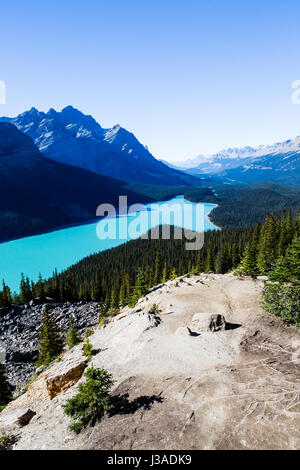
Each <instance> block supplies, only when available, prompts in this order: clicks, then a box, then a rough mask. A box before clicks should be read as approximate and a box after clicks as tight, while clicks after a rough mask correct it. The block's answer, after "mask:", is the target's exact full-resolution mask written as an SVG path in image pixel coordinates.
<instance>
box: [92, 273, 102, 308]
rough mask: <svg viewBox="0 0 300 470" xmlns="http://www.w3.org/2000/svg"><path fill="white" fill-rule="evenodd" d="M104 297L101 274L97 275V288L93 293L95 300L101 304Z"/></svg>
mask: <svg viewBox="0 0 300 470" xmlns="http://www.w3.org/2000/svg"><path fill="white" fill-rule="evenodd" d="M103 297H104V295H103V288H102V282H101V278H100V276H99V273H97V274H96V278H95V287H94V291H93V299H94V300H97V301H98V302H100V301H101V300H103Z"/></svg>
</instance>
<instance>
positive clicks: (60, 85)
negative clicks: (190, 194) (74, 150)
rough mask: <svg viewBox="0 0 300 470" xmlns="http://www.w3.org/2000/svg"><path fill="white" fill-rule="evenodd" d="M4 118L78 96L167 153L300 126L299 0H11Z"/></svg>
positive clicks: (281, 133)
mask: <svg viewBox="0 0 300 470" xmlns="http://www.w3.org/2000/svg"><path fill="white" fill-rule="evenodd" d="M0 11H1V27H0V38H1V55H0V58H1V60H0V80H4V81H5V82H6V87H7V103H6V105H0V114H1V115H9V116H12V115H16V114H17V113H20V112H23V111H24V110H25V109H29V108H30V107H32V106H34V107H37V108H38V109H41V110H44V111H47V110H48V109H49V108H50V107H54V108H56V109H61V108H63V107H64V106H66V105H68V104H72V105H73V106H74V107H77V108H78V109H80V110H82V111H83V112H85V113H88V114H92V115H93V116H94V117H95V118H96V119H97V120H98V121H99V122H100V124H101V125H102V126H104V127H110V126H112V125H114V124H116V123H120V124H121V125H122V126H124V127H126V128H127V129H128V130H131V131H132V132H134V134H135V135H136V136H137V137H138V138H139V140H141V141H142V142H143V143H144V144H146V145H148V147H149V149H150V151H151V152H152V153H153V154H154V155H155V156H156V157H158V158H164V159H168V160H183V159H186V158H191V157H195V156H196V155H198V154H199V153H213V152H216V151H218V150H220V149H222V148H224V147H229V146H242V145H259V144H264V143H265V144H267V143H272V142H274V141H280V140H285V139H287V138H289V137H294V136H296V135H299V134H300V125H299V124H300V105H298V106H296V105H293V104H292V103H291V93H292V90H291V84H292V82H293V81H294V80H300V60H299V59H300V57H299V55H300V28H299V18H300V2H299V1H298V0H292V1H291V0H290V1H289V0H286V1H283V0H282V1H281V0H280V1H279V0H263V1H261V0H260V1H257V0H251V1H248V0H245V1H240V0H239V1H237V0H226V1H224V0H210V1H202V0H139V1H138V0H114V1H111V2H108V1H105V2H104V1H102V0H85V1H84V2H83V1H78V0H72V1H71V0H63V1H62V0H60V1H57V0H53V1H52V2H45V3H43V2H40V1H35V0H27V1H26V2H23V1H21V0H18V1H16V0H10V1H9V2H2V4H1V10H0Z"/></svg>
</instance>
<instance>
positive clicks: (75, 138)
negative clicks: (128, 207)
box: [0, 106, 201, 186]
mask: <svg viewBox="0 0 300 470" xmlns="http://www.w3.org/2000/svg"><path fill="white" fill-rule="evenodd" d="M0 121H2V122H10V123H12V124H14V125H15V126H17V127H18V129H20V130H21V131H22V132H23V133H25V134H27V135H28V136H30V137H31V138H32V139H33V141H34V143H35V144H36V146H37V147H38V149H39V150H40V151H41V152H42V153H43V154H44V155H46V156H47V157H48V158H50V159H52V160H54V161H57V162H60V163H66V164H68V165H73V166H77V167H80V168H85V169H87V170H90V171H93V172H96V173H101V174H104V175H108V176H112V177H114V178H118V179H121V180H123V181H128V182H138V183H147V184H164V185H177V186H178V185H191V186H200V184H201V183H200V182H199V180H197V179H196V178H195V177H193V176H190V175H187V174H185V173H183V172H181V171H179V170H176V169H172V168H169V167H168V166H167V165H165V164H164V163H162V162H161V161H158V160H156V159H155V158H154V157H153V156H152V155H151V153H150V152H149V151H148V149H147V148H146V147H144V146H143V145H142V144H141V143H140V142H139V141H138V140H137V138H136V137H135V136H134V135H133V134H132V133H130V132H128V131H127V130H126V129H124V128H122V127H121V126H119V125H116V126H114V127H112V128H111V129H104V128H102V127H101V126H100V124H98V123H97V122H96V121H95V119H93V117H92V116H87V115H85V114H83V113H81V112H80V111H78V110H77V109H75V108H73V107H72V106H68V107H66V108H64V109H63V110H62V111H61V112H57V111H55V110H54V109H50V110H49V111H48V112H47V113H43V112H40V111H38V110H37V109H35V108H32V109H31V110H30V111H26V112H24V113H23V114H20V115H19V116H17V117H16V118H7V117H2V118H0Z"/></svg>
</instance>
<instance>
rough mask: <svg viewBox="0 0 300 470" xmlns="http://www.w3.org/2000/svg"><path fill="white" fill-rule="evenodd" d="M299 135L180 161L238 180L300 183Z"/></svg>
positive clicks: (192, 169)
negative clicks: (293, 137)
mask: <svg viewBox="0 0 300 470" xmlns="http://www.w3.org/2000/svg"><path fill="white" fill-rule="evenodd" d="M299 157H300V136H298V137H296V138H295V139H290V140H287V141H285V142H278V143H276V144H273V145H261V146H259V147H256V148H254V147H242V148H237V147H234V148H229V149H226V150H221V151H220V152H219V153H216V154H214V155H209V156H203V155H200V156H198V157H196V159H194V160H187V161H186V162H185V163H179V165H181V167H182V168H184V169H185V171H186V172H187V173H188V174H192V175H201V176H207V174H212V175H214V176H215V177H216V178H221V179H226V180H227V181H230V180H233V181H235V182H238V183H244V184H245V183H246V184H248V183H253V182H259V181H270V180H273V181H280V182H282V183H290V184H299V183H300V175H299V173H300V158H299Z"/></svg>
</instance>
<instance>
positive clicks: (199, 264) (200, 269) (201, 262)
mask: <svg viewBox="0 0 300 470" xmlns="http://www.w3.org/2000/svg"><path fill="white" fill-rule="evenodd" d="M204 269H205V265H204V259H203V251H202V250H200V251H199V253H198V256H197V264H196V270H197V272H198V273H203V272H204Z"/></svg>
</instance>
